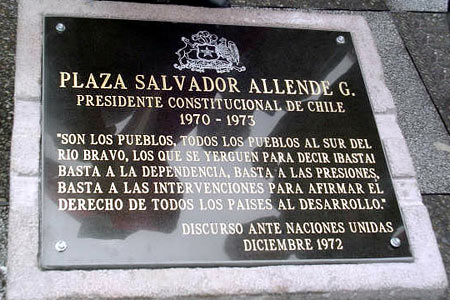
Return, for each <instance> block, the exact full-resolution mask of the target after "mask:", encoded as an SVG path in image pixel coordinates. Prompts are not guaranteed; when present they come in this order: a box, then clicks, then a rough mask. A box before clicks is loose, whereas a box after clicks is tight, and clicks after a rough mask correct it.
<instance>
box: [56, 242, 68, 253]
mask: <svg viewBox="0 0 450 300" xmlns="http://www.w3.org/2000/svg"><path fill="white" fill-rule="evenodd" d="M55 249H56V251H58V252H64V251H66V249H67V243H66V242H65V241H57V242H56V244H55Z"/></svg>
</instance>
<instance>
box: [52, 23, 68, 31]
mask: <svg viewBox="0 0 450 300" xmlns="http://www.w3.org/2000/svg"><path fill="white" fill-rule="evenodd" d="M55 28H56V31H58V32H59V33H61V32H64V31H65V30H66V26H65V25H64V24H63V23H58V24H56V27H55Z"/></svg>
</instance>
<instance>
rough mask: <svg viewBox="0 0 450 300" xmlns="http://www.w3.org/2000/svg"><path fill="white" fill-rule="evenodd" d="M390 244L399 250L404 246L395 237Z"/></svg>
mask: <svg viewBox="0 0 450 300" xmlns="http://www.w3.org/2000/svg"><path fill="white" fill-rule="evenodd" d="M390 243H391V246H392V247H394V248H398V247H400V245H401V244H402V241H401V240H400V239H399V238H398V237H393V238H391V241H390Z"/></svg>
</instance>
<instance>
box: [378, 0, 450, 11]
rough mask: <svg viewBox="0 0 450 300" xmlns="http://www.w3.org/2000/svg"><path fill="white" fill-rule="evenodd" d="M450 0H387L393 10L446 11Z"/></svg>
mask: <svg viewBox="0 0 450 300" xmlns="http://www.w3.org/2000/svg"><path fill="white" fill-rule="evenodd" d="M447 1H448V0H426V1H425V0H386V4H387V6H388V7H389V9H391V10H392V11H429V12H437V11H439V12H446V11H447V7H448V2H447Z"/></svg>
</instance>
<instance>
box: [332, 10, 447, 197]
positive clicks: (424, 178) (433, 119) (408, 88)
mask: <svg viewBox="0 0 450 300" xmlns="http://www.w3.org/2000/svg"><path fill="white" fill-rule="evenodd" d="M336 13H337V12H336ZM357 14H361V15H363V16H365V17H366V19H367V21H368V23H369V26H370V28H371V30H372V32H373V34H374V37H375V40H376V43H377V47H378V52H379V54H380V56H381V59H382V62H383V67H384V73H385V79H386V85H387V86H388V88H389V90H390V91H391V93H392V95H393V98H394V102H395V105H396V108H397V118H398V123H399V125H400V128H401V130H402V132H403V135H404V136H405V139H406V142H407V145H408V148H409V153H410V154H411V157H412V159H413V163H414V165H415V169H416V173H417V178H418V181H419V186H420V190H421V192H422V193H425V194H439V193H443V194H445V193H449V192H450V159H449V155H450V153H449V152H448V151H449V149H450V137H449V135H448V132H447V130H446V128H445V126H444V124H443V123H442V121H441V119H440V116H439V114H438V112H437V110H436V108H435V106H434V104H433V102H432V101H431V98H430V97H429V95H428V93H427V91H426V89H425V87H424V85H423V83H422V81H421V79H420V77H419V74H418V73H417V71H416V69H415V66H414V64H413V63H412V61H411V59H410V57H409V55H408V52H407V51H406V49H405V47H404V45H403V42H402V39H401V37H400V35H399V33H398V31H397V29H396V27H395V23H394V21H393V19H392V17H391V14H390V13H387V12H358V13H357ZM447 91H448V89H447Z"/></svg>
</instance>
